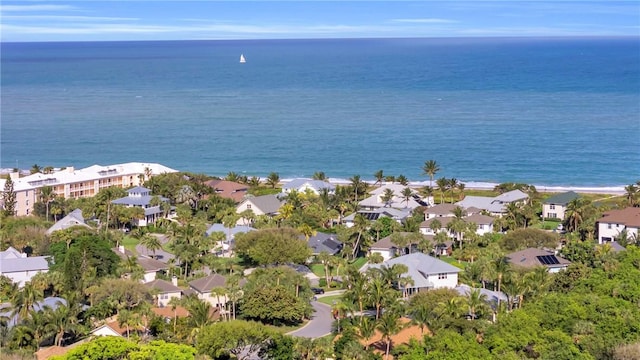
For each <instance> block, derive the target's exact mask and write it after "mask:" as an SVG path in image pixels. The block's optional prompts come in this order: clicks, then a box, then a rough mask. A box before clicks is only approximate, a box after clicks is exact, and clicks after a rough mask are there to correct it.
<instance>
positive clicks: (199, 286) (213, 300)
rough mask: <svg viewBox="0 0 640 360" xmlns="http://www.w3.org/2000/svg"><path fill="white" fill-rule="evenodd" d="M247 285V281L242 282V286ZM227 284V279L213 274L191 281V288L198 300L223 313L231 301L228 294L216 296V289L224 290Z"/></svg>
mask: <svg viewBox="0 0 640 360" xmlns="http://www.w3.org/2000/svg"><path fill="white" fill-rule="evenodd" d="M245 283H246V280H245V279H242V280H240V286H243V285H244V284H245ZM226 284H227V278H225V277H224V276H222V275H220V274H211V275H209V276H205V277H203V278H200V279H196V280H193V281H191V282H190V283H189V287H190V288H191V290H192V291H193V292H195V294H196V295H197V296H198V299H201V300H204V301H206V302H208V303H209V304H211V305H212V306H214V307H217V308H218V309H220V310H221V311H222V310H224V307H225V305H226V304H227V302H228V301H229V297H228V296H227V295H226V294H220V295H218V294H216V292H215V289H224V288H225V285H226Z"/></svg>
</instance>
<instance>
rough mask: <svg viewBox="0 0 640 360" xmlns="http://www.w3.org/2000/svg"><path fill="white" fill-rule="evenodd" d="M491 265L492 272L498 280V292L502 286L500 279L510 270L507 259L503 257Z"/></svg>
mask: <svg viewBox="0 0 640 360" xmlns="http://www.w3.org/2000/svg"><path fill="white" fill-rule="evenodd" d="M492 264H493V270H494V271H495V274H496V277H497V280H498V291H500V289H501V286H502V278H503V277H504V275H505V274H507V273H508V272H509V271H510V270H511V268H510V264H509V259H507V258H506V257H505V256H500V257H498V258H497V259H495V260H493V263H492Z"/></svg>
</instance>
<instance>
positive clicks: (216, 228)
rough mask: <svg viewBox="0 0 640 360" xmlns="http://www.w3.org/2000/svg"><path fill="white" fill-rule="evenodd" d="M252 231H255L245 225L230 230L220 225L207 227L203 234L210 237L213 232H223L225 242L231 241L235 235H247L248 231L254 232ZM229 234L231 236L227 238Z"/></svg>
mask: <svg viewBox="0 0 640 360" xmlns="http://www.w3.org/2000/svg"><path fill="white" fill-rule="evenodd" d="M254 230H255V229H254V228H252V227H251V226H247V225H236V226H234V227H232V228H231V229H229V228H227V227H224V225H222V224H213V225H211V226H209V228H208V229H207V231H206V232H205V233H206V234H207V236H210V235H211V234H213V233H214V232H223V233H224V234H225V236H227V240H231V238H233V237H234V235H235V234H237V233H247V232H249V231H254ZM229 233H231V236H229Z"/></svg>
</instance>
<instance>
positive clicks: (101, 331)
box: [89, 320, 127, 337]
mask: <svg viewBox="0 0 640 360" xmlns="http://www.w3.org/2000/svg"><path fill="white" fill-rule="evenodd" d="M126 333H127V330H126V329H122V328H121V327H120V326H118V321H117V320H115V321H114V320H111V321H109V322H106V323H104V324H102V325H100V326H98V327H97V328H95V329H93V330H91V332H90V333H89V334H90V335H92V336H120V337H124V336H123V334H124V335H125V336H126Z"/></svg>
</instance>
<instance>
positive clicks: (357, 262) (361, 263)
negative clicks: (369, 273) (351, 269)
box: [351, 257, 367, 269]
mask: <svg viewBox="0 0 640 360" xmlns="http://www.w3.org/2000/svg"><path fill="white" fill-rule="evenodd" d="M366 263H367V258H366V257H359V258H357V259H356V260H355V261H353V262H352V263H351V265H353V266H355V267H356V268H357V269H360V268H362V267H363V266H364V264H366Z"/></svg>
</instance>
